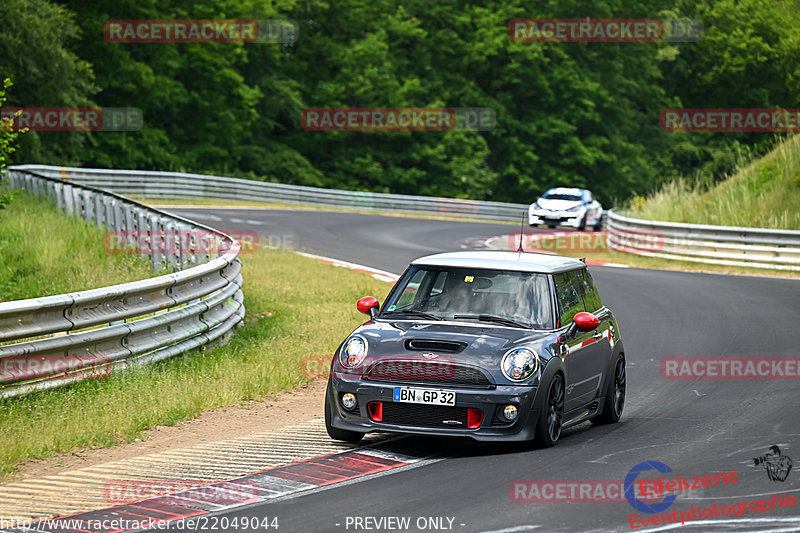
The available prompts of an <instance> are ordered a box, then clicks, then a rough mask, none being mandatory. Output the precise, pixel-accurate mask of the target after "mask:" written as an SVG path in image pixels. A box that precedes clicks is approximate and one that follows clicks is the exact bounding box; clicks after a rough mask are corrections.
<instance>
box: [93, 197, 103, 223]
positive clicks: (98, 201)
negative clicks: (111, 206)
mask: <svg viewBox="0 0 800 533" xmlns="http://www.w3.org/2000/svg"><path fill="white" fill-rule="evenodd" d="M104 212H105V206H103V197H102V196H101V195H99V194H95V195H94V225H95V226H97V227H98V228H102V227H103V213H104Z"/></svg>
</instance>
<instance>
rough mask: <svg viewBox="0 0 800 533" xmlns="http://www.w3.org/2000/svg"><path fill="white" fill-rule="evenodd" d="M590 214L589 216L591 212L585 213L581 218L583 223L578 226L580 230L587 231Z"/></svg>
mask: <svg viewBox="0 0 800 533" xmlns="http://www.w3.org/2000/svg"><path fill="white" fill-rule="evenodd" d="M588 216H589V213H586V214H585V215H583V218H582V219H581V223H580V225H579V226H578V231H586V218H587V217H588Z"/></svg>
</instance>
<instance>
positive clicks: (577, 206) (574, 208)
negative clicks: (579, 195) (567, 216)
mask: <svg viewBox="0 0 800 533" xmlns="http://www.w3.org/2000/svg"><path fill="white" fill-rule="evenodd" d="M582 207H583V206H582V205H576V206H573V207H570V208H569V209H565V211H577V210H579V209H580V208H582Z"/></svg>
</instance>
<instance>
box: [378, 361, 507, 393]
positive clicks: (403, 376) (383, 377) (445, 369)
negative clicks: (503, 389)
mask: <svg viewBox="0 0 800 533" xmlns="http://www.w3.org/2000/svg"><path fill="white" fill-rule="evenodd" d="M364 378H365V379H369V380H372V381H387V382H390V383H420V384H425V385H444V386H457V387H474V388H485V389H488V388H491V387H492V383H491V381H489V378H487V377H486V375H485V374H484V373H483V372H481V371H480V370H478V369H477V368H472V367H469V366H463V365H454V364H452V363H440V362H435V361H419V360H413V361H412V360H402V361H391V360H390V361H378V362H377V363H375V364H373V365H372V366H371V367H370V368H369V370H368V371H367V373H366V375H365V376H364Z"/></svg>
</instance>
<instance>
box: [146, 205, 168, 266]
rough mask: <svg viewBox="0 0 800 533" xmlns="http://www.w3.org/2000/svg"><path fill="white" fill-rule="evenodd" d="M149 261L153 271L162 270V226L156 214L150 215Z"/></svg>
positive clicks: (163, 244)
mask: <svg viewBox="0 0 800 533" xmlns="http://www.w3.org/2000/svg"><path fill="white" fill-rule="evenodd" d="M148 219H149V226H150V231H149V235H150V262H151V264H152V266H153V270H154V271H155V272H159V271H161V270H164V268H165V265H164V246H165V244H166V243H165V242H164V241H165V239H164V228H163V227H162V226H161V221H160V217H159V216H158V215H150V216H149V217H148Z"/></svg>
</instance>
